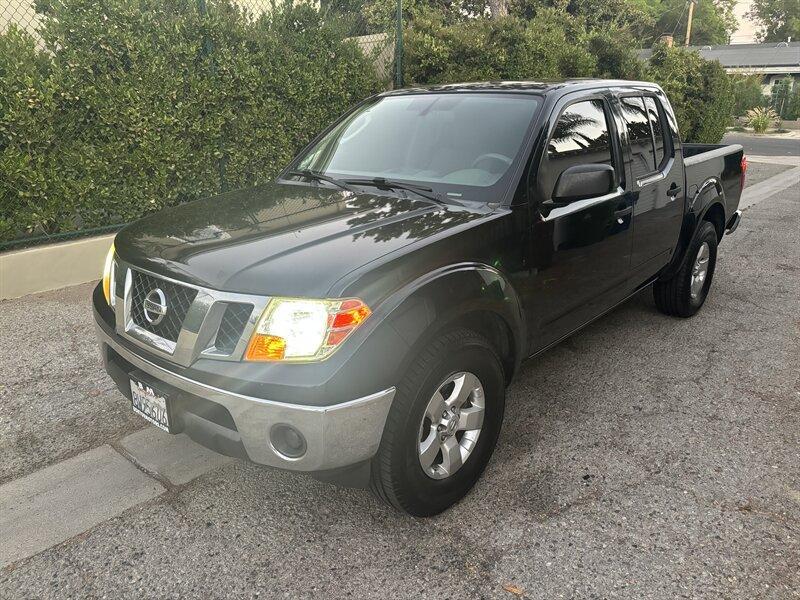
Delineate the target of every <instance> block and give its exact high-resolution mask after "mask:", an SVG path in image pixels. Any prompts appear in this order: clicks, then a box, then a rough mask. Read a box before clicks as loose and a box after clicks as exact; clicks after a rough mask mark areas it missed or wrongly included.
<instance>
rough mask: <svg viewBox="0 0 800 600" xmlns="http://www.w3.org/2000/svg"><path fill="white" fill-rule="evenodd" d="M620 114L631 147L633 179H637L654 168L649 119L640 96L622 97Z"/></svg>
mask: <svg viewBox="0 0 800 600" xmlns="http://www.w3.org/2000/svg"><path fill="white" fill-rule="evenodd" d="M622 116H623V118H624V119H625V127H626V128H627V130H628V143H629V145H630V148H631V162H632V164H631V173H632V175H633V178H634V179H639V178H641V177H644V176H645V175H647V174H648V173H652V172H653V171H654V170H655V168H656V158H655V153H654V151H653V138H652V137H651V135H650V121H649V118H648V116H647V111H646V110H645V107H644V101H643V100H642V98H639V97H636V98H622ZM662 154H663V147H662Z"/></svg>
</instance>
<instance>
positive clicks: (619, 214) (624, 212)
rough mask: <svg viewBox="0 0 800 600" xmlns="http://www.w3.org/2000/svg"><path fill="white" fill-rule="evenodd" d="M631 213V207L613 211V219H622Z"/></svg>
mask: <svg viewBox="0 0 800 600" xmlns="http://www.w3.org/2000/svg"><path fill="white" fill-rule="evenodd" d="M632 212H633V207H632V206H626V207H625V208H620V209H619V210H615V211H614V216H615V217H624V216H626V215H629V214H631V213H632Z"/></svg>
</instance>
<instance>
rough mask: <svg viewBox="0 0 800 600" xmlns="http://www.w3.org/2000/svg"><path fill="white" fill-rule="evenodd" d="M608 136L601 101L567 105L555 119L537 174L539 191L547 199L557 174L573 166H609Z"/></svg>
mask: <svg viewBox="0 0 800 600" xmlns="http://www.w3.org/2000/svg"><path fill="white" fill-rule="evenodd" d="M610 140H611V138H610V137H609V134H608V123H607V121H606V113H605V111H604V110H603V101H602V100H587V101H585V102H577V103H575V104H572V105H570V106H569V107H567V109H566V110H565V111H564V113H563V114H562V115H561V117H560V118H559V119H558V123H557V124H556V127H555V130H554V131H553V135H552V137H551V138H550V143H549V144H548V145H547V155H546V158H545V162H544V164H543V165H542V169H541V172H540V174H539V182H540V185H541V186H542V188H541V189H542V194H543V196H544V197H545V198H550V197H551V196H552V194H553V188H554V187H555V185H556V182H557V181H558V177H559V175H561V173H562V172H563V171H564V170H565V169H567V168H569V167H572V166H574V165H585V164H592V163H602V164H606V165H611V164H612V160H611V145H610Z"/></svg>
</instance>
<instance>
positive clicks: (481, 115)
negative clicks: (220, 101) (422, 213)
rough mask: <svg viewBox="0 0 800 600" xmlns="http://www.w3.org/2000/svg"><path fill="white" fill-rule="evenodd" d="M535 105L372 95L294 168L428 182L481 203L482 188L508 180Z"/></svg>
mask: <svg viewBox="0 0 800 600" xmlns="http://www.w3.org/2000/svg"><path fill="white" fill-rule="evenodd" d="M539 104H540V99H539V97H537V96H532V95H528V94H488V93H476V94H465V93H457V94H415V95H408V96H389V97H383V98H377V99H375V101H373V102H369V103H367V104H365V105H363V106H361V107H359V108H358V109H357V110H355V111H354V112H353V113H351V114H349V115H348V116H347V117H346V118H345V119H343V120H342V122H340V123H339V124H337V125H336V126H335V127H334V128H333V129H332V130H331V131H329V132H328V133H327V134H326V135H325V136H324V137H323V138H322V139H320V140H319V141H318V142H317V143H316V144H315V145H314V146H313V147H312V148H311V149H310V150H308V152H307V153H306V154H305V155H303V156H301V157H300V158H299V160H298V161H297V162H296V163H295V164H296V168H297V169H307V170H310V171H315V172H317V173H323V174H325V175H329V176H333V177H337V178H340V179H347V178H369V179H372V178H376V177H381V178H385V179H390V180H398V181H405V182H413V183H419V184H425V185H428V186H430V187H432V188H434V189H435V190H436V191H438V192H440V193H444V194H447V195H448V196H451V197H457V198H460V197H462V196H463V197H464V199H473V200H484V201H486V200H487V198H486V197H484V196H486V195H488V194H487V192H495V191H497V190H495V189H494V188H495V186H497V187H499V186H501V185H505V183H507V182H506V181H504V176H507V175H510V167H511V165H512V164H513V162H514V160H515V158H516V157H517V154H518V153H519V149H520V146H522V142H523V139H524V137H525V133H526V132H527V131H528V126H529V125H530V122H531V120H532V118H533V116H534V114H535V112H536V109H537V108H538V106H539ZM492 195H493V194H492Z"/></svg>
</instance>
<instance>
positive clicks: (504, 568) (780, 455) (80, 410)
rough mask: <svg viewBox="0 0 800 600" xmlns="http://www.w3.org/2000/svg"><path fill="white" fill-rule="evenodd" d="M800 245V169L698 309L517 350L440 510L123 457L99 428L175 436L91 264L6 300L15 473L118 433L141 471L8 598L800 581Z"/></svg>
mask: <svg viewBox="0 0 800 600" xmlns="http://www.w3.org/2000/svg"><path fill="white" fill-rule="evenodd" d="M785 169H786V167H784V170H785ZM776 170H777V167H774V166H773V165H766V166H765V167H764V168H760V169H757V170H754V172H751V174H750V175H751V177H750V179H749V182H750V183H751V184H753V183H756V182H757V181H758V179H763V178H764V177H770V176H772V175H774V174H775V172H774V171H776ZM798 265H800V189H798V188H797V186H795V187H793V188H789V189H787V190H784V191H782V192H780V193H778V194H776V195H774V196H772V197H771V198H769V200H765V201H762V202H760V203H758V204H757V205H755V206H753V207H752V208H749V209H748V210H746V211H745V213H744V218H743V221H742V224H741V226H740V228H739V230H738V231H737V232H736V233H735V235H733V236H728V237H726V238H725V240H724V242H723V244H722V246H721V249H720V260H719V263H718V265H717V273H716V275H715V279H714V286H713V288H712V292H711V295H710V297H709V299H708V302H707V303H706V306H705V307H704V308H703V310H702V311H701V313H700V314H699V315H697V316H696V317H694V318H692V319H690V320H679V319H672V318H668V317H665V316H663V315H661V314H659V313H658V312H657V311H656V310H655V308H654V306H653V303H652V300H651V298H650V295H649V293H647V292H644V293H642V294H640V295H639V296H637V297H636V298H635V299H633V300H632V301H630V302H629V303H627V304H626V305H624V306H622V307H620V308H619V309H617V310H616V311H614V312H612V313H611V314H609V315H608V316H606V317H604V318H603V319H601V320H599V321H597V322H595V323H594V324H592V325H591V326H589V327H588V328H586V329H584V330H583V331H582V332H580V333H578V334H576V335H575V336H573V337H572V338H571V339H569V340H568V341H567V342H565V343H562V344H561V345H559V346H558V347H556V348H554V349H553V350H551V351H550V352H548V353H547V354H545V355H544V356H542V357H540V358H539V359H537V360H535V361H532V362H530V363H528V364H526V365H525V366H524V367H523V369H522V371H521V372H520V373H519V375H518V376H517V378H516V380H515V382H514V383H513V384H512V386H511V388H510V389H509V393H508V403H507V414H506V420H505V425H504V430H503V433H502V435H501V438H500V441H499V446H498V449H497V451H496V453H495V456H494V458H493V459H492V461H491V463H490V464H489V467H488V469H487V471H486V473H485V475H484V477H483V479H482V480H481V481H480V482H479V484H478V486H477V487H476V489H475V490H474V491H473V492H472V493H471V494H470V495H469V496H467V498H466V499H465V500H464V501H462V502H461V503H460V504H459V505H457V506H456V507H455V508H453V509H452V510H449V511H447V512H446V513H444V514H442V515H440V516H438V517H435V518H432V519H427V520H423V519H412V518H409V517H406V516H404V515H401V514H398V513H396V512H394V511H393V510H391V509H389V508H388V507H386V506H384V505H382V504H380V503H379V502H377V501H376V500H374V499H373V498H372V497H371V496H370V495H369V494H368V493H366V492H362V491H358V490H346V489H338V488H335V487H333V486H330V485H326V484H322V483H319V482H316V481H314V480H312V479H308V478H306V477H303V476H301V475H296V474H292V473H285V472H279V471H271V470H267V469H264V468H260V467H258V466H256V465H252V464H247V463H243V462H238V461H234V462H228V463H225V464H223V465H222V466H216V468H212V470H205V471H203V472H204V474H202V475H201V476H199V477H194V475H191V474H190V475H186V473H185V472H179V473H178V475H177V478H173V475H172V474H170V473H175V472H177V471H180V470H181V468H182V467H181V465H171V467H170V468H171V469H172V471H170V472H167V475H166V476H163V473H162V474H161V475H158V476H157V477H156V478H155V479H151V478H150V477H149V476H144V477H143V472H144V473H145V474H147V473H151V470H150V467H148V466H147V464H148V463H146V461H143V460H140V461H139V462H138V464H137V465H136V466H137V467H139V469H136V468H133V467H131V466H130V463H126V462H124V461H123V465H124V467H123V466H119V465H118V464H117V463H118V462H119V456H117V455H115V454H113V452H112V450H111V449H109V448H111V447H113V449H115V450H117V451H118V452H120V453H121V454H120V456H123V457H124V456H127V451H126V450H125V448H127V447H129V446H130V447H133V443H132V442H128V441H125V440H131V438H135V437H137V436H139V437H142V436H143V437H144V439H145V442H144V444H142V440H139V444H140V447H141V446H142V445H143V446H144V447H145V448H148V447H149V448H150V449H151V450H152V452H151V454H153V455H156V456H155V458H152V457H151V458H152V459H153V460H154V461H156V462H157V461H158V460H159V459H160V460H164V459H166V458H169V452H164V451H160V450H159V449H158V448H159V447H158V444H160V443H167V442H163V439H165V438H164V436H162V437H154V436H160V435H161V434H159V433H158V432H155V430H152V429H151V428H147V429H145V430H143V431H141V432H139V433H135V434H133V436H131V435H130V434H131V432H133V431H135V430H138V429H140V428H141V427H142V425H143V423H142V422H141V421H138V420H137V419H136V418H134V417H133V416H132V415H131V414H130V413H129V408H128V406H127V405H126V403H125V401H124V400H123V399H122V397H121V396H120V395H119V394H118V393H116V392H115V391H114V390H113V389H112V385H111V383H110V381H109V380H108V379H107V378H106V377H105V376H104V374H103V373H102V370H101V366H100V364H99V359H98V357H97V352H96V350H95V348H94V340H93V337H92V329H91V315H90V311H89V308H88V302H89V299H88V298H89V290H90V286H88V285H87V286H79V287H76V288H72V289H68V290H62V291H58V292H52V293H47V294H41V295H38V296H35V297H27V298H23V299H20V300H15V301H6V302H3V303H0V339H2V340H3V344H0V381H3V382H4V383H3V385H2V387H0V434H1V435H0V476H1V477H2V478H3V479H2V480H3V481H5V482H6V486H4V488H3V489H5V490H8V489H10V488H9V487H8V486H14V485H15V484H16V482H22V481H28V482H30V481H31V479H32V478H33V479H35V478H37V477H38V476H39V475H40V474H42V473H47V472H48V470H47V469H43V467H46V466H48V465H50V467H49V469H55V470H58V469H60V468H61V466H62V465H66V464H70V465H73V466H71V467H70V470H69V473H70V474H71V475H70V480H75V479H80V478H81V477H86V474H85V473H81V469H80V468H75V466H74V464H73V462H72V461H76V460H82V459H81V457H86V456H89V455H91V457H92V459H93V460H96V461H100V462H102V461H103V460H105V459H104V458H103V456H101V454H102V452H104V451H105V450H104V448H105V449H108V452H109V453H111V454H112V455H113V456H114V457H116V458H114V459H113V460H111V459H109V460H111V462H109V464H112V465H117V466H114V467H113V471H112V473H114V474H116V475H117V478H118V479H119V478H120V473H122V474H124V473H126V472H127V471H125V469H129V470H131V472H132V473H133V474H135V475H136V476H137V477H142V478H143V479H146V480H149V481H150V482H151V485H150V487H149V488H148V490H149V491H148V493H147V494H143V496H142V497H143V498H150V499H145V500H143V501H140V500H135V501H130V502H128V505H129V507H128V508H124V506H126V504H125V500H126V498H125V497H122V498H117V499H116V500H115V502H117V503H119V505H120V506H121V507H123V508H121V509H120V510H119V512H118V513H116V516H113V517H111V518H105V517H104V518H103V519H102V520H98V524H96V525H94V526H92V527H91V528H89V529H88V530H87V531H83V532H82V533H79V534H76V535H72V536H70V537H69V538H65V541H63V542H62V543H58V544H57V545H54V546H53V547H50V548H48V549H46V550H44V551H42V552H39V553H37V554H35V555H33V556H30V557H27V558H22V559H18V560H15V561H13V562H12V563H11V564H9V565H8V566H6V567H5V568H3V569H2V571H0V597H2V598H23V597H25V598H51V597H52V598H64V597H75V598H77V597H80V598H84V597H106V596H107V597H113V598H134V597H137V598H138V597H214V598H227V597H261V598H278V597H319V598H344V597H352V598H387V597H389V598H409V597H419V598H453V599H456V598H458V599H461V598H477V597H487V598H509V599H513V598H515V597H517V596H522V597H526V598H636V599H638V598H665V599H666V598H669V599H672V598H678V597H685V598H698V597H703V598H748V599H749V598H781V599H783V598H787V599H788V598H797V597H798V593H799V592H798V590H800V359H799V358H798V357H800V266H798ZM123 438H124V440H123ZM173 439H175V438H169V440H173ZM121 440H122V441H121ZM123 442H124V443H123ZM69 457H74V458H69ZM65 459H69V460H65ZM114 461H116V462H114ZM165 472H166V471H165ZM133 474H132V475H131V476H130V478H131V479H133V478H134V475H133ZM151 474H152V473H151ZM126 477H127V476H126ZM192 477H194V478H192ZM34 483H35V482H34ZM68 483H69V481H66V482H65V483H64V484H63V485H67V484H68ZM30 485H34V484H33V483H31V484H30ZM95 485H98V486H105V487H113V485H114V482H113V481H111V480H108V481H100V482H96V483H95ZM137 489H138V490H140V491H141V489H143V488H141V487H139V488H137ZM17 492H19V490H17ZM17 492H15V493H17ZM21 493H22V494H23V495H24V489H23V490H22V492H21ZM127 500H130V498H127ZM2 501H3V498H1V497H0V502H2ZM92 508H97V507H92ZM71 511H72V512H73V513H75V514H77V513H79V512H82V510H81V507H80V504H77V505H76V507H75V508H71ZM69 514H70V513H67V516H66V517H64V520H65V521H69V520H70V517H69ZM0 517H2V515H0ZM46 517H47V515H44V516H43V519H44V520H46ZM36 525H37V524H36V523H30V525H29V526H30V528H31V531H33V529H34V528H35V527H36ZM18 526H20V525H18ZM21 526H22V527H25V526H26V525H25V524H23V525H21ZM75 529H76V530H78V531H82V530H81V528H80V527H76V528H75ZM2 543H3V542H0V544H2Z"/></svg>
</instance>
